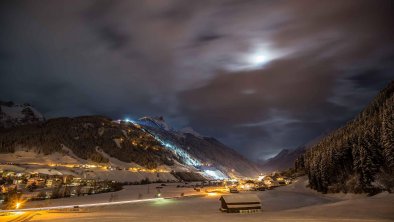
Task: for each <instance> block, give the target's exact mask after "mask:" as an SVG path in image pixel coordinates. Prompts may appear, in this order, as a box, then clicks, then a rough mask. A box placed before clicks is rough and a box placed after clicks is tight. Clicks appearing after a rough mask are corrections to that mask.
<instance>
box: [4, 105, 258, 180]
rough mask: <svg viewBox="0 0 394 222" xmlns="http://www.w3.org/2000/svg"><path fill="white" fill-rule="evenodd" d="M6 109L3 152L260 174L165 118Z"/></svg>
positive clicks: (216, 174)
mask: <svg viewBox="0 0 394 222" xmlns="http://www.w3.org/2000/svg"><path fill="white" fill-rule="evenodd" d="M5 106H6V107H7V108H5V109H4V108H3V107H5ZM2 110H3V113H5V114H3V116H2V117H3V118H2V120H5V121H4V122H2V125H1V126H2V127H0V128H2V129H0V130H1V131H0V153H13V152H15V151H17V150H28V151H35V152H37V153H44V154H46V155H51V154H54V153H63V154H64V153H66V154H67V153H68V152H71V153H70V155H71V154H72V155H75V156H76V157H77V158H81V159H83V160H89V161H94V162H98V163H110V162H117V161H121V162H125V163H134V164H136V165H139V166H142V167H145V168H148V169H154V168H157V167H159V166H160V167H162V166H165V167H166V168H168V169H171V170H173V171H183V172H195V173H198V174H201V175H202V176H204V177H206V178H209V179H217V178H225V177H227V176H230V175H235V176H237V175H239V176H240V175H242V176H255V175H257V174H258V173H259V168H258V167H257V166H256V165H255V164H253V163H251V162H250V161H248V160H247V159H246V158H244V157H243V156H241V155H240V154H238V153H237V152H235V151H234V150H233V149H231V148H229V147H227V146H225V145H224V144H222V143H220V142H219V141H218V140H216V139H214V138H210V137H204V136H202V135H201V134H199V133H197V132H196V131H194V130H193V129H192V128H187V129H183V130H179V131H177V130H174V129H173V128H172V127H170V126H169V125H168V124H167V123H166V122H165V121H164V118H162V117H157V118H154V117H143V118H141V119H137V120H126V121H120V120H117V121H114V120H111V119H109V118H107V117H102V116H82V117H75V118H67V117H64V118H54V119H49V120H45V119H44V117H43V116H42V115H41V114H39V113H38V112H37V111H36V110H35V109H34V108H32V107H31V106H30V105H15V104H13V103H6V105H3V104H2ZM10 110H12V112H10ZM29 110H30V111H29ZM10 113H11V114H10ZM15 113H17V114H15ZM19 113H22V114H23V115H22V114H19ZM67 155H68V154H67ZM113 159H116V160H117V161H114V160H113Z"/></svg>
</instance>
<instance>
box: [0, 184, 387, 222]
mask: <svg viewBox="0 0 394 222" xmlns="http://www.w3.org/2000/svg"><path fill="white" fill-rule="evenodd" d="M304 182H305V180H300V181H298V182H296V183H295V184H292V185H289V186H286V187H279V188H276V189H275V190H270V191H264V192H258V191H250V192H244V193H255V194H257V195H258V196H259V198H260V199H261V201H262V206H263V211H262V212H261V213H253V214H228V213H222V212H220V211H219V208H220V201H219V198H220V195H217V196H205V197H194V198H179V199H164V200H157V201H153V202H149V203H138V204H123V205H114V206H105V207H97V208H90V209H87V210H85V211H82V213H78V212H77V213H72V212H60V211H59V212H52V213H42V214H35V215H34V218H33V220H35V221H36V220H37V221H110V222H115V221H228V222H232V221H256V222H257V221H275V222H278V221H284V222H286V221H291V222H295V221H323V222H324V221H330V222H331V221H346V222H356V221H357V222H358V221H361V222H367V221H368V222H371V221H393V220H394V210H393V206H394V195H393V194H388V193H383V194H379V195H376V196H373V197H366V196H365V195H359V196H358V197H357V198H349V199H342V198H336V197H330V196H329V195H328V196H327V195H323V194H319V193H316V192H315V191H312V190H310V189H307V188H305V187H304V186H303V185H302V184H303V183H304ZM156 186H157V184H150V185H138V186H125V189H124V190H122V191H119V192H115V193H105V194H97V195H91V196H85V197H76V198H65V199H57V200H47V201H36V202H30V203H28V204H27V206H29V207H33V206H34V207H38V206H59V205H72V204H75V205H78V204H84V203H101V202H108V201H110V199H111V200H112V201H122V200H132V199H137V198H138V196H139V195H140V194H141V195H142V198H151V197H153V196H154V194H155V193H156V189H155V187H156ZM175 186H176V184H170V185H169V186H166V187H164V188H163V189H162V190H161V192H162V194H163V196H164V197H167V196H180V193H185V194H186V195H187V194H197V193H198V192H196V191H194V190H192V189H191V188H176V187H175ZM234 195H237V194H234ZM7 219H8V218H7ZM0 220H1V217H0Z"/></svg>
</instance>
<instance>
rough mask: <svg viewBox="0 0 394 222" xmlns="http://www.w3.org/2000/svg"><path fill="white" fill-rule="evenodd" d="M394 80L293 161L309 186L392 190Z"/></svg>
mask: <svg viewBox="0 0 394 222" xmlns="http://www.w3.org/2000/svg"><path fill="white" fill-rule="evenodd" d="M393 109H394V81H392V82H391V83H390V84H389V85H388V86H387V87H386V88H385V89H384V90H382V91H381V92H380V93H379V94H378V95H377V96H376V97H375V98H374V100H373V101H372V102H371V103H370V104H369V105H368V106H367V107H366V108H365V109H364V110H363V111H362V112H361V113H360V114H359V115H358V116H357V117H356V118H355V119H354V120H352V121H350V122H348V123H347V124H346V125H345V126H343V127H342V128H339V129H337V130H335V131H334V132H332V133H330V134H329V135H327V136H326V137H324V138H323V139H322V140H321V141H320V142H318V143H317V144H315V145H313V146H311V147H310V148H309V149H307V151H306V152H305V154H304V155H302V156H300V157H299V158H298V159H297V160H296V163H295V166H296V170H298V171H305V173H306V174H307V176H308V178H309V185H310V187H311V188H312V189H315V190H317V191H320V192H323V193H326V192H345V193H346V192H353V193H363V192H367V193H376V192H379V191H382V190H386V191H389V192H393V191H394V111H393Z"/></svg>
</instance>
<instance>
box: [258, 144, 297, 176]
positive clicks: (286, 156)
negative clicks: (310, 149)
mask: <svg viewBox="0 0 394 222" xmlns="http://www.w3.org/2000/svg"><path fill="white" fill-rule="evenodd" d="M304 153H305V146H300V147H298V148H296V149H294V150H290V149H283V150H282V151H280V152H279V153H278V154H277V155H276V156H274V157H272V158H270V159H268V160H267V161H266V162H265V163H263V164H262V166H261V168H262V170H263V171H264V172H272V171H282V170H286V169H289V168H294V163H295V160H296V159H297V158H298V157H299V156H301V155H302V154H304Z"/></svg>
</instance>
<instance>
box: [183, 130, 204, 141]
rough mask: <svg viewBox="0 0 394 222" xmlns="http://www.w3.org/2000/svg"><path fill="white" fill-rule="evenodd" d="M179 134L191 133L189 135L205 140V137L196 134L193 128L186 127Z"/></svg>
mask: <svg viewBox="0 0 394 222" xmlns="http://www.w3.org/2000/svg"><path fill="white" fill-rule="evenodd" d="M179 132H181V133H189V134H192V135H193V136H195V137H198V138H200V139H203V138H204V136H202V135H201V134H199V133H198V132H196V131H195V130H194V129H193V128H191V127H185V128H183V129H181V130H179Z"/></svg>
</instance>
